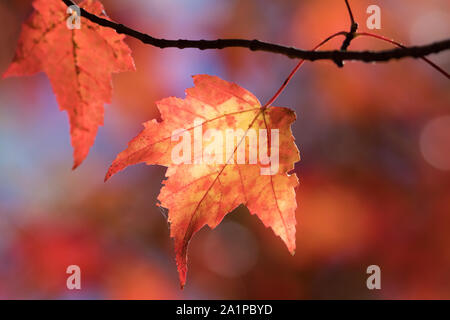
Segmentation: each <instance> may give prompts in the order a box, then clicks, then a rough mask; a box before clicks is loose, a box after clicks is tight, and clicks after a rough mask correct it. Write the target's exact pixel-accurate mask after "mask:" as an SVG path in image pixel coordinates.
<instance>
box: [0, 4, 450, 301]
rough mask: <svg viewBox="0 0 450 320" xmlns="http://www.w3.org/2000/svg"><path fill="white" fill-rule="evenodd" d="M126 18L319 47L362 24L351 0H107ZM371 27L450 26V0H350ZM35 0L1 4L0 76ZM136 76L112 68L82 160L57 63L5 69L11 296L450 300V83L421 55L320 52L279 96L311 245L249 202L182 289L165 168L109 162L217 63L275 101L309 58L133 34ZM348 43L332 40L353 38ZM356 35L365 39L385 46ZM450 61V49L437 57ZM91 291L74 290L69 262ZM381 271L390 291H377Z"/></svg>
mask: <svg viewBox="0 0 450 320" xmlns="http://www.w3.org/2000/svg"><path fill="white" fill-rule="evenodd" d="M103 3H104V5H105V8H106V10H107V12H108V14H109V15H110V17H111V18H112V19H114V20H116V21H119V22H121V23H124V24H126V25H129V26H131V27H134V28H137V29H139V30H142V31H144V32H147V33H150V34H152V35H154V36H157V37H166V38H174V39H178V38H192V39H194V38H205V39H215V38H229V37H240V38H249V39H253V38H257V39H261V40H265V41H269V42H277V43H281V44H284V45H292V46H296V47H300V48H311V47H313V46H314V45H315V44H316V43H318V42H319V41H320V40H322V39H323V38H325V37H326V36H328V35H329V34H331V33H334V32H336V31H340V30H347V29H348V26H349V19H348V15H347V12H346V8H345V4H344V1H343V0H342V1H336V0H315V1H298V0H278V1H270V0H191V1H183V0H128V1H119V0H104V1H103ZM351 4H352V7H353V10H354V14H355V16H356V19H357V20H358V22H360V28H361V29H360V30H366V23H365V21H366V19H367V17H368V15H367V14H366V9H367V7H368V6H369V5H371V4H377V5H379V6H380V7H381V9H382V29H381V30H379V31H378V30H375V32H376V33H379V34H382V35H384V36H387V37H390V38H394V39H396V40H398V41H401V42H403V43H404V44H424V43H428V42H432V41H434V40H441V39H443V38H446V37H448V36H450V2H449V1H448V0H428V1H423V0H398V1H387V0H370V1H367V0H358V1H351ZM30 12H31V0H8V1H5V0H2V1H0V20H1V21H2V25H3V27H2V28H1V29H0V47H1V51H0V72H3V71H4V70H6V68H7V66H8V65H9V63H10V62H11V60H12V58H13V55H14V50H15V46H16V43H17V39H18V37H19V33H20V28H21V24H22V22H23V21H24V19H25V18H26V17H27V16H28V15H29V14H30ZM126 41H127V43H128V44H129V45H130V46H131V48H132V50H133V56H134V59H135V61H136V66H137V72H134V73H123V74H119V75H115V76H114V88H115V91H114V99H113V103H112V105H108V106H106V115H105V126H104V127H101V128H100V130H99V134H98V137H97V140H96V143H95V145H94V146H93V148H92V149H91V152H90V154H89V156H88V158H87V160H85V162H84V163H83V164H82V165H81V167H80V168H78V169H77V170H76V171H74V172H72V171H71V166H72V149H71V146H70V138H69V126H68V120H67V116H66V114H65V113H63V112H60V111H59V110H58V105H57V103H56V99H55V96H54V94H53V93H52V89H51V87H50V84H49V81H48V79H47V78H46V76H45V75H44V74H39V75H36V76H33V77H24V78H13V79H6V80H1V81H0V298H4V299H12V298H25V299H33V298H44V299H51V298H61V299H66V298H67V299H77V298H87V299H91V298H92V299H94V298H102V299H103V298H104V299H110V298H112V299H121V298H124V299H144V298H149V299H175V298H179V299H197V298H202V299H263V298H267V299H310V298H314V299H324V298H339V299H341V298H342V299H347V298H356V299H382V298H387V299H410V298H423V299H431V298H447V299H450V272H449V271H450V171H449V170H450V90H449V89H450V87H449V82H448V79H446V78H445V77H443V76H442V75H441V74H439V73H438V72H436V71H435V70H433V69H432V68H430V67H429V66H428V65H426V64H424V63H423V62H421V61H420V60H413V59H405V60H401V61H399V62H391V63H388V64H362V63H347V64H346V65H345V67H344V68H342V69H339V68H337V67H336V65H334V64H333V63H331V62H315V63H307V64H305V65H304V67H303V68H302V69H301V70H300V71H299V72H298V74H297V75H296V76H295V78H294V79H293V81H292V82H291V84H290V85H289V87H288V88H287V89H286V91H285V92H284V93H283V94H282V96H281V97H280V98H279V99H278V100H277V102H276V103H275V105H278V106H287V107H290V108H292V109H294V110H295V111H296V113H297V116H298V120H297V121H296V123H295V125H294V128H293V130H294V135H295V138H296V142H297V145H298V147H299V149H300V151H301V155H302V161H301V162H299V163H298V164H297V165H296V172H297V175H298V176H299V178H300V187H299V188H298V190H297V195H298V196H297V198H298V210H297V220H298V232H297V253H296V255H295V256H294V257H292V256H291V255H290V254H289V253H288V251H287V249H286V248H285V246H284V244H283V243H282V242H281V240H280V239H279V238H277V237H275V236H274V235H273V233H272V231H271V230H269V229H266V228H265V227H264V226H263V225H262V223H261V222H260V221H259V220H258V219H257V217H255V216H252V215H250V214H249V213H248V211H247V209H246V208H244V207H240V208H238V209H237V210H235V211H234V212H233V213H231V214H229V215H228V216H226V218H225V219H224V221H223V222H222V224H221V225H220V226H219V227H218V228H216V229H215V230H209V229H207V228H205V229H203V230H202V231H201V232H199V233H198V234H197V235H196V236H195V237H194V239H193V241H192V242H191V245H190V250H189V272H188V282H187V286H186V288H185V289H184V290H183V291H181V290H180V289H179V285H178V276H177V272H176V266H175V261H174V253H173V244H172V240H171V239H170V237H169V231H168V225H167V221H166V219H165V217H164V215H163V214H162V212H160V211H159V210H158V208H157V207H156V206H155V202H156V197H157V195H158V192H159V189H160V187H161V181H162V180H163V179H164V173H165V168H163V167H156V166H155V167H150V166H146V165H144V164H142V165H137V166H134V167H131V168H128V169H127V170H126V171H124V172H122V173H120V174H118V175H117V176H115V177H114V178H113V179H111V180H110V181H108V183H106V184H105V183H103V177H104V174H105V172H106V170H107V168H108V166H109V164H110V163H111V162H112V160H113V159H114V158H115V156H116V154H117V153H118V152H120V151H122V150H123V149H124V148H125V147H126V144H127V142H128V141H129V140H130V139H131V138H133V137H134V136H135V135H136V134H137V133H138V132H140V130H141V128H142V125H141V124H142V123H143V122H145V121H147V120H149V119H152V118H157V117H158V111H157V109H156V107H155V101H157V100H159V99H162V98H164V97H166V96H178V97H184V89H185V88H188V87H191V86H192V79H191V77H190V76H191V75H194V74H202V73H207V74H213V75H217V76H219V77H221V78H223V79H225V80H228V81H233V82H236V83H238V84H239V85H241V86H243V87H244V88H246V89H248V90H250V91H252V92H253V93H254V94H255V95H256V96H257V97H259V98H260V100H261V101H262V102H265V101H266V100H267V99H269V98H270V97H271V96H272V95H273V93H274V92H275V91H276V90H277V88H278V87H279V85H280V84H281V83H282V82H283V80H284V78H285V77H286V76H287V74H288V73H289V72H290V70H291V69H292V68H293V66H294V65H295V64H296V61H294V60H290V59H288V58H286V57H284V56H278V55H273V54H269V53H262V52H250V51H248V50H245V49H225V50H211V51H199V50H195V49H186V50H178V49H164V50H160V49H158V48H153V47H150V46H145V45H142V44H141V43H140V42H138V41H137V40H134V39H127V40H126ZM341 41H342V39H338V40H335V41H332V42H330V43H329V44H328V45H327V46H326V48H328V49H332V48H337V47H339V45H340V44H341ZM389 47H390V46H389V45H386V44H384V43H380V42H379V41H378V40H376V39H359V38H358V39H356V40H354V41H353V43H352V45H351V47H350V49H354V50H362V49H385V48H389ZM431 59H432V60H433V61H435V62H436V63H438V64H439V65H440V66H442V67H443V68H444V69H446V70H447V71H448V70H450V54H449V53H448V52H447V53H444V54H439V55H434V56H432V57H431ZM71 264H76V265H79V266H80V267H81V270H82V290H80V291H76V290H74V291H69V290H68V289H67V288H66V278H67V276H68V275H67V274H66V272H65V271H66V267H67V266H68V265H71ZM372 264H376V265H379V266H380V267H381V272H382V275H381V281H382V290H374V291H370V290H368V289H367V287H366V279H367V277H368V275H367V274H366V268H367V267H368V266H369V265H372Z"/></svg>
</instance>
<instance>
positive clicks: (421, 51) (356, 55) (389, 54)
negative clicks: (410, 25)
mask: <svg viewBox="0 0 450 320" xmlns="http://www.w3.org/2000/svg"><path fill="white" fill-rule="evenodd" d="M62 1H63V2H64V3H65V4H66V5H67V6H72V5H75V4H74V3H73V2H72V1H71V0H62ZM80 13H81V16H82V17H84V18H86V19H88V20H90V21H91V22H93V23H96V24H98V25H100V26H103V27H108V28H112V29H114V30H116V32H117V33H120V34H125V35H127V36H130V37H133V38H135V39H138V40H140V41H142V42H143V43H145V44H148V45H151V46H154V47H158V48H161V49H164V48H179V49H185V48H196V49H200V50H207V49H223V48H230V47H239V48H247V49H250V50H252V51H266V52H272V53H276V54H281V55H285V56H287V57H289V58H299V59H304V60H308V61H316V60H331V61H335V62H336V61H346V60H347V61H348V60H353V61H362V62H386V61H390V60H393V59H403V58H407V57H410V58H422V57H424V56H427V55H430V54H434V53H439V52H443V51H446V50H449V49H450V39H445V40H442V41H438V42H434V43H431V44H427V45H423V46H412V47H405V48H399V49H392V50H382V51H345V50H334V51H307V50H301V49H297V48H294V47H285V46H281V45H278V44H273V43H268V42H263V41H259V40H245V39H218V40H182V39H180V40H166V39H158V38H155V37H152V36H150V35H148V34H145V33H141V32H139V31H136V30H134V29H131V28H129V27H127V26H124V25H123V24H118V23H115V22H112V21H109V20H106V19H103V18H100V17H98V16H96V15H94V14H91V13H89V12H87V11H86V10H84V9H83V8H80Z"/></svg>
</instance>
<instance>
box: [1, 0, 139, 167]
mask: <svg viewBox="0 0 450 320" xmlns="http://www.w3.org/2000/svg"><path fill="white" fill-rule="evenodd" d="M33 7H34V9H35V11H34V12H33V13H32V14H31V16H30V18H29V19H28V20H27V21H26V22H25V23H24V24H23V26H22V32H21V35H20V39H19V43H18V47H17V50H16V54H15V57H14V60H13V62H12V64H11V65H10V66H9V68H8V70H7V71H6V72H5V73H4V75H3V77H9V76H25V75H32V74H35V73H37V72H40V71H44V72H45V73H46V74H47V76H48V77H49V79H50V82H51V84H52V87H53V91H54V92H55V94H56V98H57V101H58V103H59V106H60V108H61V109H62V110H65V111H67V113H68V114H69V120H70V133H71V139H72V146H73V148H74V153H73V157H74V165H73V168H74V169H75V168H76V167H77V166H79V165H80V164H81V162H82V161H83V160H84V159H85V158H86V156H87V154H88V153H89V148H90V147H91V146H92V145H93V144H94V140H95V136H96V134H97V129H98V126H100V125H103V112H104V107H103V106H104V104H105V103H110V102H111V96H112V84H111V74H112V73H117V72H123V71H132V70H135V66H134V61H133V58H132V57H131V50H130V48H129V47H128V46H127V45H126V44H125V43H124V42H123V39H124V38H125V36H124V35H119V34H118V33H116V32H115V31H114V30H112V29H110V28H104V27H101V26H99V25H97V24H94V23H92V22H91V21H89V20H87V19H85V18H81V29H72V30H71V29H69V28H68V26H67V20H68V18H69V16H68V14H67V6H66V5H65V4H64V3H63V2H62V1H59V0H35V1H34V2H33ZM80 7H82V8H84V9H86V10H87V11H89V12H91V13H93V14H96V15H98V16H101V17H103V18H106V19H107V16H106V15H105V12H104V9H103V5H102V4H101V3H100V2H99V1H97V0H85V1H83V2H82V3H81V4H80Z"/></svg>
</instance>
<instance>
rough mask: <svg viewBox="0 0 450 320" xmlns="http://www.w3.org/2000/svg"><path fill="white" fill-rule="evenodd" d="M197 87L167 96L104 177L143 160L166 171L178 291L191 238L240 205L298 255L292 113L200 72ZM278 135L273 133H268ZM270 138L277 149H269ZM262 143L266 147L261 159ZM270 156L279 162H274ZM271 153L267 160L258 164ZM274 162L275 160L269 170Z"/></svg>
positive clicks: (162, 197) (163, 197)
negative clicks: (157, 113) (155, 115)
mask: <svg viewBox="0 0 450 320" xmlns="http://www.w3.org/2000/svg"><path fill="white" fill-rule="evenodd" d="M194 84H195V87H193V88H190V89H187V90H186V98H185V99H184V100H183V99H179V98H174V97H170V98H166V99H163V100H161V101H159V102H157V106H158V109H159V111H160V113H161V118H162V120H161V121H160V122H158V121H156V120H152V121H148V122H146V123H145V124H144V126H145V128H144V130H143V131H142V132H141V133H140V134H139V135H138V136H137V137H135V138H134V139H133V140H131V142H130V143H129V145H128V148H127V149H126V150H124V151H123V152H121V153H120V154H119V155H118V156H117V158H116V160H115V161H114V162H113V164H112V165H111V167H110V168H109V171H108V173H107V174H106V178H105V180H107V179H109V178H110V177H111V176H112V175H113V174H115V173H116V172H118V171H120V170H122V169H124V168H125V167H127V166H129V165H133V164H137V163H140V162H145V163H147V164H149V165H152V164H153V165H162V166H166V167H168V169H167V172H166V176H167V178H168V179H167V180H165V181H164V186H163V188H162V189H161V192H160V194H159V197H158V200H159V201H160V204H159V205H160V206H161V207H164V208H167V209H168V210H169V222H170V230H171V231H170V234H171V237H173V238H174V240H175V253H176V261H177V266H178V272H179V277H180V282H181V286H182V287H183V286H184V284H185V281H186V271H187V246H188V243H189V241H190V239H191V237H192V236H193V235H194V234H195V233H196V232H197V231H198V230H199V229H201V228H202V227H203V226H205V225H208V226H210V227H211V228H215V227H216V226H217V225H218V224H219V223H220V222H221V220H222V219H223V218H224V216H225V215H226V214H227V213H229V212H231V211H233V209H235V208H236V207H237V206H239V205H240V204H244V205H245V206H247V208H248V209H249V211H250V213H252V214H256V215H257V216H258V217H259V218H260V219H261V221H262V222H263V223H264V225H265V226H266V227H271V228H272V229H273V231H274V232H275V234H276V235H278V236H279V237H281V239H282V240H283V241H284V243H285V244H286V246H287V247H288V249H289V251H290V252H291V253H292V254H294V252H295V225H296V220H295V210H296V207H297V203H296V198H295V187H296V186H297V185H298V179H297V177H296V175H295V174H292V175H291V174H289V172H290V171H291V170H292V169H293V168H294V163H295V162H297V161H298V160H300V157H299V152H298V149H297V147H296V145H295V143H294V138H293V136H292V132H291V129H290V125H291V123H293V122H294V121H295V118H296V117H295V113H294V112H293V111H292V110H290V109H287V108H280V107H270V108H264V107H261V104H260V103H259V101H258V99H257V98H256V97H255V96H254V95H253V94H251V93H250V92H248V91H247V90H245V89H243V88H241V87H239V86H238V85H236V84H233V83H229V82H226V81H224V80H221V79H219V78H217V77H213V76H208V75H198V76H195V77H194ZM210 129H211V130H210ZM239 129H240V130H239ZM227 130H231V131H227ZM251 130H252V132H257V131H259V134H261V132H262V133H266V136H267V140H265V141H264V140H263V138H264V134H263V135H262V136H261V135H259V136H258V135H257V134H256V135H255V134H253V138H254V137H255V136H257V137H258V138H257V140H258V141H257V144H256V145H255V144H252V143H251V138H252V135H250V131H251ZM276 131H277V132H278V136H276V135H272V133H274V132H276ZM203 132H205V134H204V135H203ZM208 132H209V133H208ZM230 132H231V133H236V132H241V134H240V135H237V136H233V135H230V136H231V137H232V140H231V139H230V141H232V148H231V149H230V148H229V145H228V144H225V143H224V139H225V138H224V137H226V138H228V136H227V134H228V133H230ZM269 132H270V133H271V134H269ZM222 133H223V136H222V138H220V135H221V134H222ZM192 136H193V139H191V138H192ZM213 137H214V138H213ZM275 138H276V139H278V141H277V142H278V145H279V146H281V147H279V148H276V144H274V145H272V142H274V141H275V140H274V139H275ZM271 139H272V140H271ZM204 141H209V143H207V144H205V143H204ZM227 141H228V140H227ZM254 141H255V140H254ZM183 143H185V144H184V148H181V147H180V145H181V146H183ZM262 145H265V146H270V147H269V148H268V152H267V154H266V155H265V156H263V155H262V154H261V146H262ZM274 146H275V147H274ZM244 147H245V148H244ZM191 150H193V152H191ZM263 150H264V149H263ZM181 151H182V152H181ZM255 151H259V152H260V154H259V156H258V161H255V159H256V158H255V157H254V156H253V160H250V158H251V156H250V155H255ZM275 152H277V156H278V157H273V159H272V155H274V154H275ZM263 153H264V152H263ZM268 156H270V157H271V158H270V162H268V161H267V159H266V160H265V161H263V160H264V158H265V157H268ZM174 157H175V158H177V159H174ZM245 157H246V159H244V158H245ZM179 158H181V160H183V161H180V159H179ZM277 158H278V159H277ZM274 159H276V160H278V163H277V165H276V166H274V167H275V168H272V164H273V163H272V162H275V160H274ZM243 161H244V162H243ZM268 166H270V168H268ZM267 170H268V171H269V173H268V171H267Z"/></svg>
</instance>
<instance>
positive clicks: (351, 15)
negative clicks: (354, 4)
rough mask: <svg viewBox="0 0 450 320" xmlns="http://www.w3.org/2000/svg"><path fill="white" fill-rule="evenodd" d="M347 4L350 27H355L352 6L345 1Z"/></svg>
mask: <svg viewBox="0 0 450 320" xmlns="http://www.w3.org/2000/svg"><path fill="white" fill-rule="evenodd" d="M345 4H346V5H347V10H348V14H349V16H350V25H354V24H355V18H354V17H353V12H352V8H351V7H350V4H349V2H348V0H345Z"/></svg>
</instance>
